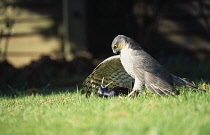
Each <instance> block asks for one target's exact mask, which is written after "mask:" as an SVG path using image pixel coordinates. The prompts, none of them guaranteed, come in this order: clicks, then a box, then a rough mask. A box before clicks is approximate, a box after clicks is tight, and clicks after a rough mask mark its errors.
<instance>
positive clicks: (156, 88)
mask: <svg viewBox="0 0 210 135" xmlns="http://www.w3.org/2000/svg"><path fill="white" fill-rule="evenodd" d="M111 47H112V50H113V53H120V61H121V63H122V65H123V67H124V69H125V71H126V72H127V73H128V74H129V75H130V76H131V77H132V78H133V79H134V86H133V91H132V92H131V93H130V94H129V95H131V94H132V93H133V92H135V91H139V92H142V91H143V90H144V86H146V88H147V89H148V90H150V91H151V92H152V93H155V94H158V95H160V96H163V95H178V94H179V91H177V90H176V89H175V88H174V83H173V80H174V79H173V76H172V75H171V74H170V73H169V72H168V71H166V69H165V68H163V67H162V66H161V65H160V64H159V62H158V61H156V60H155V59H154V58H153V57H152V56H150V55H149V54H148V53H147V52H146V51H145V50H144V49H143V48H142V47H141V46H140V45H139V44H138V43H137V42H135V41H134V40H133V39H131V38H129V37H126V36H124V35H118V36H117V37H115V39H114V40H113V42H112V45H111Z"/></svg>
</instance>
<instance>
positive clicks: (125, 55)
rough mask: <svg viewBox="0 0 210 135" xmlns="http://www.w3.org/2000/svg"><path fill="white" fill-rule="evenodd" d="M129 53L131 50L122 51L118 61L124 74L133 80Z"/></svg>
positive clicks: (131, 60)
mask: <svg viewBox="0 0 210 135" xmlns="http://www.w3.org/2000/svg"><path fill="white" fill-rule="evenodd" d="M131 51H132V50H131V49H128V48H124V49H122V50H121V53H120V60H121V63H122V65H123V67H124V69H125V70H126V72H127V73H128V74H129V75H131V76H132V77H133V78H134V73H133V66H134V61H133V58H132V55H131Z"/></svg>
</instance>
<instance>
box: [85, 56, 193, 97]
mask: <svg viewBox="0 0 210 135" xmlns="http://www.w3.org/2000/svg"><path fill="white" fill-rule="evenodd" d="M170 75H171V77H172V80H173V82H174V83H176V84H180V85H184V86H186V87H189V88H194V89H196V88H197V86H195V85H194V84H192V83H190V82H188V81H186V80H185V79H183V78H179V77H177V76H175V75H172V74H170ZM103 78H104V79H103ZM102 80H104V81H103V83H104V84H108V83H110V82H112V83H111V84H110V85H109V90H114V91H117V92H118V93H123V94H129V92H131V90H132V88H133V84H134V80H135V79H134V78H133V77H132V76H130V75H129V74H128V73H127V72H126V71H125V69H124V67H123V66H122V64H121V61H120V55H114V56H111V57H109V58H107V59H105V60H104V61H102V62H101V63H100V64H99V65H98V66H97V67H96V68H95V69H94V70H93V72H92V73H91V74H90V75H89V76H88V77H87V78H86V79H85V80H84V82H83V84H82V85H83V87H82V91H81V93H82V94H86V95H87V96H89V95H90V94H91V93H92V92H93V93H97V92H98V89H99V88H100V86H101V83H102Z"/></svg>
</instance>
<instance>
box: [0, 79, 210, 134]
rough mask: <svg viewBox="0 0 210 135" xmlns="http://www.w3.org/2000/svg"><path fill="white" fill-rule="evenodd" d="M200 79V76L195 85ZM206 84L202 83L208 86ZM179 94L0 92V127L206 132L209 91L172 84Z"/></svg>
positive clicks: (53, 131) (36, 130)
mask: <svg viewBox="0 0 210 135" xmlns="http://www.w3.org/2000/svg"><path fill="white" fill-rule="evenodd" d="M201 84H202V82H200V86H201ZM209 87H210V86H209V85H207V87H206V88H207V89H209ZM178 89H180V90H181V95H179V96H174V97H159V96H157V95H153V94H150V93H146V92H145V93H143V95H142V96H140V97H136V98H116V97H115V98H99V97H96V96H91V97H90V98H86V97H85V96H81V95H80V94H79V93H68V92H65V93H60V94H54V93H52V94H51V95H45V96H43V95H36V96H35V95H33V96H19V97H17V98H8V97H1V98H0V101H1V102H0V110H1V111H0V124H1V126H0V133H1V134H4V135H9V134H16V135H19V134H20V135H24V134H30V135H33V134H56V135H57V134H71V135H79V134H86V135H89V134H91V135H107V134H109V135H110V134H113V135H118V134H120V135H128V134H129V135H130V134H144V135H169V134H170V135H177V134H184V135H200V134H202V135H207V134H209V132H210V129H209V126H210V115H209V113H210V106H209V102H210V93H209V91H207V92H201V91H198V92H192V91H191V90H189V89H187V88H184V87H178Z"/></svg>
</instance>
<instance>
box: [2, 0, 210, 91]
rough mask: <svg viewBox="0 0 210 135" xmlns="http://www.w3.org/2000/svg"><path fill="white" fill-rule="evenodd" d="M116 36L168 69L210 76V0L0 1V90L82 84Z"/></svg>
mask: <svg viewBox="0 0 210 135" xmlns="http://www.w3.org/2000/svg"><path fill="white" fill-rule="evenodd" d="M119 34H124V35H126V36H129V37H131V38H133V39H134V40H136V41H137V42H138V43H140V44H141V45H142V46H143V48H144V49H145V50H146V51H147V52H148V53H150V54H151V55H152V56H153V57H154V58H156V59H157V60H158V61H159V62H160V63H161V64H163V65H164V67H166V68H167V69H168V70H169V71H170V72H172V73H173V74H176V75H179V76H180V77H187V78H190V79H191V80H193V81H195V82H196V81H197V82H198V81H201V80H202V81H209V80H210V76H209V71H210V69H209V68H210V56H209V52H210V42H209V41H210V1H209V0H170V1H168V0H106V1H99V0H61V1H56V0H42V1H37V0H0V94H3V95H10V94H13V95H15V94H19V93H22V92H24V91H26V92H27V91H29V90H31V89H36V90H37V91H41V92H42V93H44V92H45V93H47V91H48V90H49V91H53V89H56V90H58V91H63V90H64V91H66V90H70V89H74V90H75V89H76V87H79V88H80V87H81V83H82V81H83V80H84V79H85V78H86V77H87V76H88V75H89V74H90V73H91V71H92V70H93V69H94V67H95V66H96V65H97V64H99V62H101V61H102V60H104V59H105V58H107V57H109V56H112V55H113V53H112V50H111V42H112V40H113V39H114V37H115V36H117V35H119ZM49 91H48V92H49Z"/></svg>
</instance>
